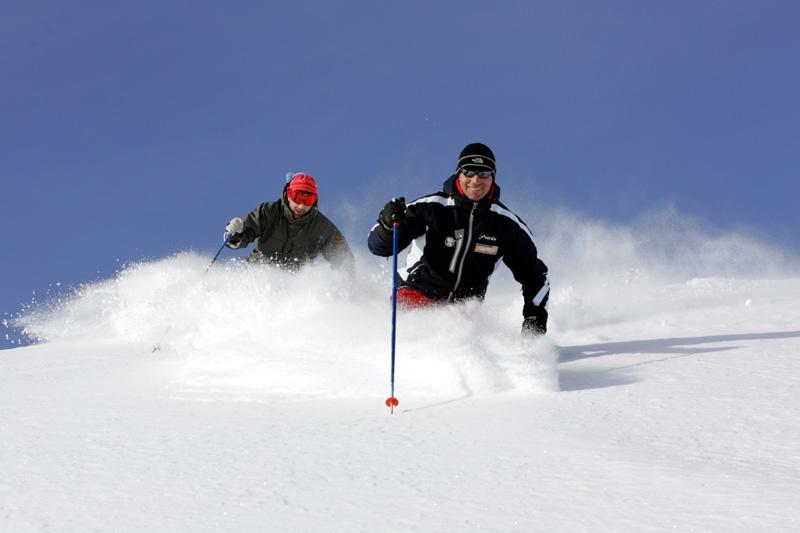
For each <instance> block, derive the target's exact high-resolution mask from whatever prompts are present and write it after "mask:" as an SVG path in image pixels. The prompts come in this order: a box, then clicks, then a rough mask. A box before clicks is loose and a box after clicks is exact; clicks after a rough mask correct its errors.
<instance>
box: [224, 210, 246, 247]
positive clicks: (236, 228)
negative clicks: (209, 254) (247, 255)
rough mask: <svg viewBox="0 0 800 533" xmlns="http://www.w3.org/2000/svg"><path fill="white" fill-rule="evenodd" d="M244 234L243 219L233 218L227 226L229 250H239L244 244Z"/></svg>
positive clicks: (226, 235) (226, 237)
mask: <svg viewBox="0 0 800 533" xmlns="http://www.w3.org/2000/svg"><path fill="white" fill-rule="evenodd" d="M242 233H244V221H242V219H241V218H238V217H237V218H232V219H231V221H230V222H228V225H227V226H225V240H227V241H228V243H227V245H226V246H227V247H228V248H234V249H235V248H239V247H240V246H241V245H242V244H241V243H242Z"/></svg>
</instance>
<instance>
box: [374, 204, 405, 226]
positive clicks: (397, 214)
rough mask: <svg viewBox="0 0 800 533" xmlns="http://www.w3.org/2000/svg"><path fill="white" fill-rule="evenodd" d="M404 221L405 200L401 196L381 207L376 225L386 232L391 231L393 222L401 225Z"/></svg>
mask: <svg viewBox="0 0 800 533" xmlns="http://www.w3.org/2000/svg"><path fill="white" fill-rule="evenodd" d="M405 219H406V199H405V198H403V197H402V196H401V197H400V198H392V199H391V200H389V202H388V203H387V204H386V205H385V206H383V209H382V210H381V214H380V215H378V223H379V224H380V225H381V227H382V228H383V229H385V230H386V231H388V232H391V231H392V226H393V225H394V223H395V222H398V223H400V224H402V223H403V221H404V220H405Z"/></svg>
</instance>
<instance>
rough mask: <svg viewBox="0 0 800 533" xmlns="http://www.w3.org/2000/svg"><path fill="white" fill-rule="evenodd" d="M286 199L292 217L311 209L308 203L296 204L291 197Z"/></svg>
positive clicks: (300, 215) (298, 216)
mask: <svg viewBox="0 0 800 533" xmlns="http://www.w3.org/2000/svg"><path fill="white" fill-rule="evenodd" d="M287 200H288V201H289V209H290V210H291V212H292V216H293V217H294V218H300V217H302V216H303V215H305V214H306V213H308V212H309V211H311V206H310V205H305V204H298V203H297V202H295V201H294V200H292V199H291V198H287Z"/></svg>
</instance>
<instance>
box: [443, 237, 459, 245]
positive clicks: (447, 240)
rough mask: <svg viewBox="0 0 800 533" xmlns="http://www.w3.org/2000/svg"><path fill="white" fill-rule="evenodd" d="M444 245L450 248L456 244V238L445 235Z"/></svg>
mask: <svg viewBox="0 0 800 533" xmlns="http://www.w3.org/2000/svg"><path fill="white" fill-rule="evenodd" d="M444 245H445V246H447V247H448V248H452V247H453V246H455V245H456V240H455V239H454V238H453V237H445V239H444Z"/></svg>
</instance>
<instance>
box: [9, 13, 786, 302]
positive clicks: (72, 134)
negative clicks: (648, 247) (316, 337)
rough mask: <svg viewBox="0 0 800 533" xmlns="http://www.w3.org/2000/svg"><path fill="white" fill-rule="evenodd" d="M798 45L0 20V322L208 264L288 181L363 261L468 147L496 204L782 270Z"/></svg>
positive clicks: (153, 18)
mask: <svg viewBox="0 0 800 533" xmlns="http://www.w3.org/2000/svg"><path fill="white" fill-rule="evenodd" d="M798 23H800V4H797V3H796V2H790V1H782V2H777V1H765V2H752V1H735V0H734V1H700V2H688V1H677V2H669V3H667V2H641V1H613V2H594V1H582V2H536V1H519V2H504V1H499V2H493V3H490V2H470V1H467V2H429V1H428V2H424V1H419V2H417V1H410V2H409V1H406V2H367V1H364V2H293V3H291V5H290V4H289V3H288V2H287V3H285V5H279V4H278V3H271V2H244V1H243V2H226V3H222V2H205V1H192V2H189V1H185V2H178V1H142V2H108V1H102V2H101V1H78V2H60V1H58V2H48V1H41V2H21V1H13V0H12V1H5V2H3V5H2V7H0V69H1V71H2V82H1V83H0V116H2V120H0V177H1V178H2V193H0V217H2V225H3V228H4V230H5V231H4V234H5V237H6V240H5V243H4V246H3V247H2V276H0V284H1V286H2V291H1V293H0V314H2V315H4V316H5V315H8V314H12V313H15V312H17V311H18V310H19V308H20V305H21V304H23V303H24V302H27V301H29V300H30V299H31V296H32V294H33V293H34V292H36V293H37V294H40V295H41V294H43V293H45V292H46V291H47V290H48V288H50V287H51V286H52V285H54V284H56V283H61V284H62V287H63V286H70V285H74V284H76V283H80V282H83V281H91V280H94V279H98V278H104V277H108V276H110V275H113V273H114V271H115V270H116V269H117V268H119V266H120V264H121V263H125V262H128V261H134V260H137V259H144V258H155V257H162V256H164V255H167V254H170V253H173V252H176V251H179V250H185V249H197V250H204V251H213V250H214V249H216V247H217V246H218V245H219V242H220V238H221V237H220V236H221V232H222V229H223V228H224V225H225V222H227V220H228V219H229V218H231V217H232V216H236V215H243V214H244V213H246V212H247V211H249V210H250V209H252V208H254V207H255V206H256V205H258V204H259V203H260V202H262V201H265V200H269V199H274V198H275V197H277V195H278V193H279V191H280V188H281V186H282V180H283V176H284V174H285V173H286V172H288V171H291V170H304V171H307V172H309V173H311V174H313V175H315V176H316V177H317V178H318V179H319V181H320V185H321V201H322V204H321V205H322V207H323V211H327V212H330V213H336V212H337V211H336V209H335V206H340V205H344V204H348V205H352V206H354V208H355V210H356V212H357V213H358V214H359V216H356V217H355V218H352V219H348V220H346V221H339V220H335V221H336V222H339V223H340V225H342V226H343V229H344V230H345V232H346V234H347V235H348V236H349V237H350V238H351V240H353V241H354V242H353V243H352V244H353V245H354V246H357V247H359V246H360V247H363V246H364V242H361V240H360V239H361V237H363V235H364V234H365V233H366V231H367V229H368V228H369V225H370V223H371V222H372V221H373V220H374V218H375V216H376V214H377V212H378V210H379V209H380V207H381V206H382V205H383V203H384V202H385V201H386V200H387V199H388V198H389V197H391V196H394V195H405V196H409V197H414V196H418V195H421V194H423V193H427V192H430V191H432V190H433V189H435V188H436V187H438V184H440V183H441V181H442V180H443V179H444V178H445V177H446V176H447V174H448V173H449V172H450V171H452V167H453V164H454V161H455V158H456V156H457V154H458V151H459V150H460V149H461V148H462V147H463V146H464V145H465V144H467V143H469V142H473V141H482V142H485V143H487V144H489V145H490V146H491V147H492V148H493V149H494V150H495V153H496V155H497V157H498V166H499V169H498V170H499V174H498V183H500V185H501V186H502V187H503V188H504V190H505V191H506V193H507V194H509V195H510V196H506V197H505V199H506V200H508V202H507V203H509V205H510V206H511V207H512V208H517V209H519V208H520V207H522V206H520V205H515V202H514V198H516V199H517V201H518V202H519V201H522V200H523V199H527V198H534V199H535V201H536V202H537V203H538V204H541V205H548V206H562V207H564V208H566V209H571V210H575V211H579V212H581V213H584V214H586V215H587V216H590V217H596V218H600V219H606V220H610V221H614V222H619V223H625V222H627V221H630V220H633V219H635V217H636V216H637V215H638V214H639V213H641V212H642V210H645V209H648V208H650V207H653V206H658V205H664V204H672V205H674V206H675V207H676V209H678V210H679V212H681V213H686V214H687V215H689V216H696V217H700V218H702V219H704V220H706V221H708V222H709V223H711V224H713V225H714V226H716V227H718V228H721V229H723V230H724V229H726V228H732V229H742V228H744V229H745V230H747V231H751V232H753V233H754V234H757V235H759V236H761V238H764V239H767V240H771V241H774V242H775V243H777V244H779V245H780V246H785V247H787V248H798V247H799V246H800V237H798V235H797V229H798V227H800V214H798V211H799V210H798V209H797V208H796V207H795V204H796V200H795V197H796V196H797V192H798V191H797V189H798V187H797V185H796V182H797V177H798V169H799V168H800V133H799V132H798V124H800V104H798V99H797V95H798V94H800V73H799V72H800V69H798V68H797V58H798V57H800V34H799V33H798V32H797V27H798Z"/></svg>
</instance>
